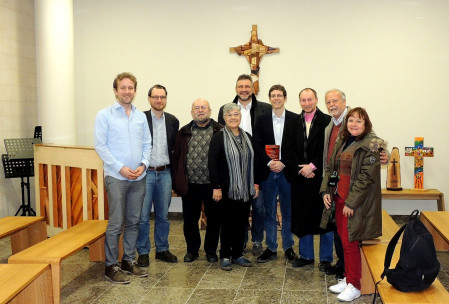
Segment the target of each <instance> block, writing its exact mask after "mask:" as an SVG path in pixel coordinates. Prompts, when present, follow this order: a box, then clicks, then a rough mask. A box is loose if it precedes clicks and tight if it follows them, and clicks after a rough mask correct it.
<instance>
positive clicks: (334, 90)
mask: <svg viewBox="0 0 449 304" xmlns="http://www.w3.org/2000/svg"><path fill="white" fill-rule="evenodd" d="M330 92H338V94H340V96H341V99H343V101H346V94H345V93H343V91H340V90H339V89H332V90H329V91H327V92H326V94H324V98H326V96H327V94H329V93H330Z"/></svg>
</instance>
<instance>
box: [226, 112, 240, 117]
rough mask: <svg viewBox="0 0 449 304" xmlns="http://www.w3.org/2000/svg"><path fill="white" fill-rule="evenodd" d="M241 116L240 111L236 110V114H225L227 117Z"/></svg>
mask: <svg viewBox="0 0 449 304" xmlns="http://www.w3.org/2000/svg"><path fill="white" fill-rule="evenodd" d="M239 116H240V113H238V112H236V113H234V114H231V113H228V114H226V115H225V117H227V118H231V117H239Z"/></svg>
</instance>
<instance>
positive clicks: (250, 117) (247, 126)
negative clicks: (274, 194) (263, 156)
mask: <svg viewBox="0 0 449 304" xmlns="http://www.w3.org/2000/svg"><path fill="white" fill-rule="evenodd" d="M235 92H236V93H237V95H236V96H235V98H234V100H233V102H234V103H236V104H238V105H239V106H240V111H241V113H242V119H241V122H240V128H242V129H243V130H244V131H246V132H247V133H249V134H250V135H251V136H252V135H253V131H254V126H255V125H256V123H257V120H258V119H259V117H260V116H261V115H262V114H264V113H271V105H269V104H267V103H265V102H260V101H258V100H257V99H256V95H254V88H253V80H252V78H251V76H250V75H246V74H243V75H240V76H239V77H238V78H237V82H236V86H235ZM218 123H220V124H221V125H223V126H224V125H225V121H224V117H223V106H221V108H220V111H219V113H218ZM254 165H255V166H259V164H254ZM251 208H252V226H251V236H252V238H251V239H252V242H253V250H252V253H253V255H254V256H259V255H260V254H262V251H263V247H262V241H263V230H264V213H265V212H264V203H263V195H262V193H260V194H259V197H258V198H256V199H252V200H251ZM247 242H248V235H246V237H245V245H246V243H247Z"/></svg>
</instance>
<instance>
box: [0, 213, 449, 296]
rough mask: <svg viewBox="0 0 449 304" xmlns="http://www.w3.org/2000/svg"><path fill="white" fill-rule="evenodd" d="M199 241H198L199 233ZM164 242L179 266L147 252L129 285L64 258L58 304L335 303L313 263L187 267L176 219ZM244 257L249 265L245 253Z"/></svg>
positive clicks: (83, 260) (445, 260)
mask: <svg viewBox="0 0 449 304" xmlns="http://www.w3.org/2000/svg"><path fill="white" fill-rule="evenodd" d="M202 236H203V239H204V231H203V232H202ZM279 239H280V236H279ZM169 241H170V250H171V252H172V253H174V254H175V255H177V256H178V259H179V260H180V262H178V263H177V264H168V263H165V262H161V261H159V260H155V259H154V253H152V254H151V255H150V266H149V268H148V271H149V274H150V275H149V276H148V278H144V279H142V278H131V283H130V284H129V285H115V284H112V283H109V282H107V281H105V280H104V264H103V263H92V262H89V261H88V260H89V257H88V251H87V250H83V251H81V252H78V253H76V254H75V255H73V256H71V257H69V258H67V259H66V260H64V261H63V263H62V290H61V299H62V303H83V304H87V303H95V304H97V303H107V304H115V303H157V304H171V303H173V304H175V303H176V304H178V303H188V304H202V303H208V304H210V303H212V304H219V303H229V304H230V303H234V304H237V303H245V304H249V303H282V304H287V303H288V304H293V303H339V301H338V300H337V297H336V295H334V294H331V293H329V292H328V290H327V287H328V286H330V285H332V284H335V283H336V281H335V278H334V277H333V276H327V275H325V274H323V273H322V272H320V271H319V270H318V265H317V264H316V265H315V266H313V267H312V266H306V267H304V268H300V269H298V268H292V266H291V265H290V264H288V263H287V262H286V260H285V259H284V256H283V252H282V251H281V250H279V251H278V259H277V260H275V261H271V262H269V263H266V264H258V263H254V264H253V265H254V266H253V267H250V268H242V267H239V266H234V268H233V270H232V271H228V272H226V271H223V270H221V269H220V267H219V265H218V263H213V264H210V263H208V262H207V261H206V259H205V255H204V253H200V259H199V260H197V261H195V262H193V263H191V264H186V263H184V262H182V259H183V257H184V254H185V250H186V249H185V248H186V246H185V241H184V236H183V233H182V221H181V220H172V222H171V231H170V239H169ZM297 241H298V240H297V239H295V246H296V248H295V251H296V252H297V251H298V250H297V244H298V242H297ZM315 243H317V242H315ZM315 251H316V253H317V247H316V250H315ZM10 255H11V249H10V245H9V238H4V239H1V240H0V263H7V259H8V257H9V256H10ZM246 257H247V258H250V259H252V260H255V258H253V257H252V256H251V254H250V253H248V254H247V255H246ZM438 257H439V260H440V262H441V266H442V268H441V271H440V274H439V279H440V281H441V282H442V283H443V285H444V286H445V287H446V288H447V289H449V253H447V252H442V253H438ZM371 302H372V296H362V297H360V298H359V299H357V300H356V301H354V302H353V303H371ZM378 303H381V302H380V301H378Z"/></svg>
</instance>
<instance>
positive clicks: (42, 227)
mask: <svg viewBox="0 0 449 304" xmlns="http://www.w3.org/2000/svg"><path fill="white" fill-rule="evenodd" d="M7 236H9V237H10V238H11V251H12V254H16V253H18V252H20V251H22V250H24V249H26V248H28V247H30V246H32V245H34V244H37V243H39V242H41V241H43V240H45V239H46V238H47V227H46V224H45V221H44V218H43V217H42V216H7V217H4V218H1V219H0V239H1V238H4V237H7Z"/></svg>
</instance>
